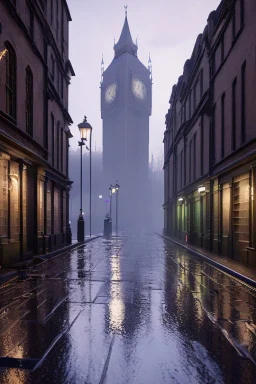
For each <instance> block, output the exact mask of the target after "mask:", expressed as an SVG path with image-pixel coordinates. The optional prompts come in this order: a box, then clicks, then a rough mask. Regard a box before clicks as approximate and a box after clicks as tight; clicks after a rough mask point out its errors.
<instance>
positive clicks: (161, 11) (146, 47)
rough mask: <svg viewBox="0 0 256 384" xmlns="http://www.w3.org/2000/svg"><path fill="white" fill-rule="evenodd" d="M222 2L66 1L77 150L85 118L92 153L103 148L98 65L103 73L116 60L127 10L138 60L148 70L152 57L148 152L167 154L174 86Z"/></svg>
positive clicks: (201, 0)
mask: <svg viewBox="0 0 256 384" xmlns="http://www.w3.org/2000/svg"><path fill="white" fill-rule="evenodd" d="M219 3H220V0H68V4H69V8H70V12H71V16H72V22H71V23H70V45H69V46H70V60H71V62H72V65H73V67H74V70H75V73H76V77H73V78H72V81H71V86H70V91H69V111H70V114H71V117H72V119H73V121H74V124H73V126H72V127H71V131H72V134H73V135H74V138H72V139H71V141H70V144H71V147H72V148H74V149H75V148H77V145H78V143H77V142H78V140H79V138H80V136H79V131H78V128H77V124H79V123H80V122H81V121H82V120H83V116H84V115H85V114H86V116H87V118H88V121H89V122H90V123H91V125H92V126H93V150H94V147H95V142H96V146H97V149H101V148H102V120H101V117H100V88H99V86H100V64H101V56H102V54H103V56H104V62H105V69H106V68H107V66H108V65H109V64H110V63H111V61H112V59H113V54H114V51H113V44H114V37H115V38H116V42H117V41H118V39H119V36H120V33H121V30H122V27H123V23H124V17H125V12H124V5H128V22H129V26H130V30H131V34H132V38H133V40H134V41H135V40H136V37H137V36H138V46H139V49H138V58H139V59H140V61H142V63H143V64H144V65H146V66H147V63H148V56H149V52H150V54H151V60H152V66H153V107H152V116H151V117H150V153H151V152H152V153H153V154H154V156H157V155H158V154H159V153H161V152H163V144H162V140H163V132H164V130H165V124H164V122H165V114H166V113H167V110H168V107H169V104H168V101H169V97H170V93H171V88H172V86H173V84H175V83H176V82H177V79H178V77H179V76H180V75H181V74H182V72H183V65H184V63H185V61H186V59H188V58H190V56H191V54H192V50H193V47H194V43H195V40H196V37H197V35H198V34H199V33H202V32H203V29H204V27H205V25H206V23H207V18H208V15H209V13H210V12H211V11H212V10H214V9H216V8H217V6H218V5H219Z"/></svg>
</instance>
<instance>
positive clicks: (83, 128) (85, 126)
mask: <svg viewBox="0 0 256 384" xmlns="http://www.w3.org/2000/svg"><path fill="white" fill-rule="evenodd" d="M78 128H79V131H80V135H81V141H79V142H78V145H79V147H81V175H80V215H79V217H78V223H77V240H78V241H79V242H81V241H84V218H83V198H82V195H83V169H82V167H83V161H82V155H83V153H82V148H83V145H85V141H87V138H88V135H89V134H90V236H91V136H92V135H91V132H92V127H91V125H90V124H89V123H88V122H87V118H86V116H84V121H83V122H82V123H80V124H78ZM86 148H87V149H89V148H88V147H87V146H86Z"/></svg>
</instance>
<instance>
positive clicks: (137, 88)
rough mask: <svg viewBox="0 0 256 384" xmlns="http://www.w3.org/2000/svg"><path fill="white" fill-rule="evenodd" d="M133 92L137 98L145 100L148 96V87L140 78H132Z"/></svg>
mask: <svg viewBox="0 0 256 384" xmlns="http://www.w3.org/2000/svg"><path fill="white" fill-rule="evenodd" d="M132 92H133V94H134V96H135V97H137V99H140V100H144V99H145V98H146V96H147V88H146V86H145V84H144V83H143V82H142V81H141V80H139V79H133V80H132Z"/></svg>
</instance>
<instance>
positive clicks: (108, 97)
mask: <svg viewBox="0 0 256 384" xmlns="http://www.w3.org/2000/svg"><path fill="white" fill-rule="evenodd" d="M116 94H117V83H111V84H109V85H108V86H107V88H106V91H105V101H106V103H108V104H111V103H112V102H113V101H114V100H115V98H116Z"/></svg>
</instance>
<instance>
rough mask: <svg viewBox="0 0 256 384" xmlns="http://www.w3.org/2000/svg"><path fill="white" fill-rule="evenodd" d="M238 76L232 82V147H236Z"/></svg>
mask: <svg viewBox="0 0 256 384" xmlns="http://www.w3.org/2000/svg"><path fill="white" fill-rule="evenodd" d="M236 82H237V80H236V78H235V79H234V81H233V83H232V149H233V151H234V150H235V149H236Z"/></svg>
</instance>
